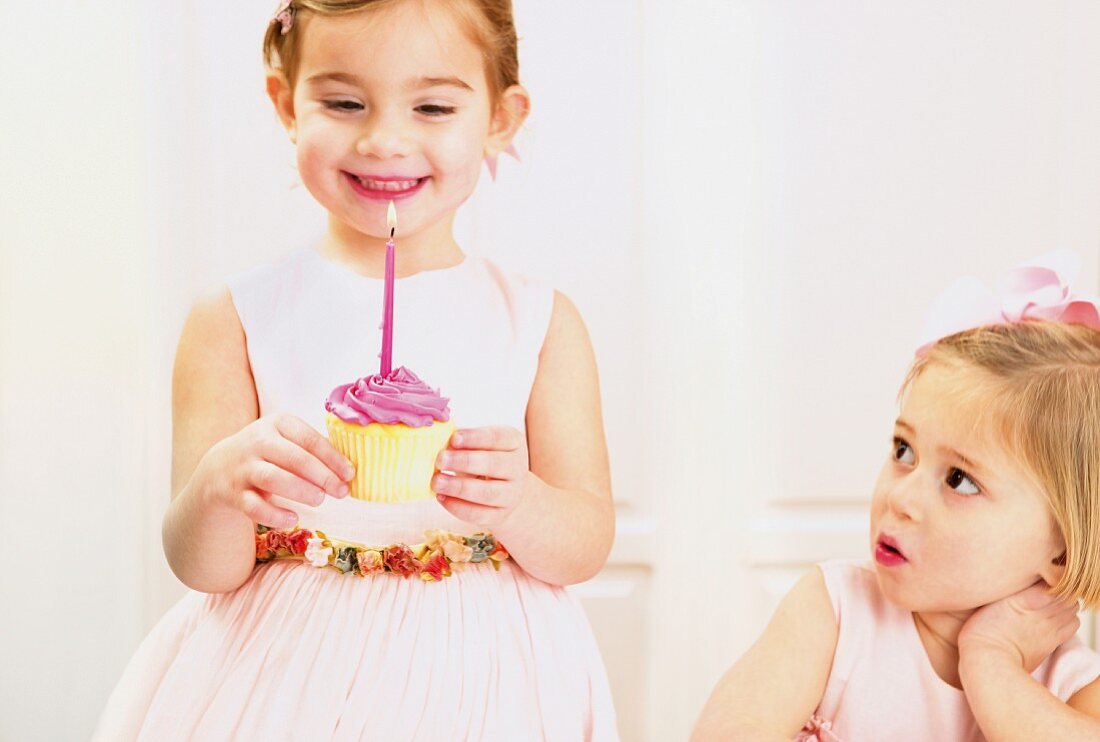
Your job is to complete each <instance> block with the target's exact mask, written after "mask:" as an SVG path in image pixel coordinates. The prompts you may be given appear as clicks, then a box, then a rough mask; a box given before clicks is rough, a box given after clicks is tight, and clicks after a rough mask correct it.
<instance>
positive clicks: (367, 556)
mask: <svg viewBox="0 0 1100 742" xmlns="http://www.w3.org/2000/svg"><path fill="white" fill-rule="evenodd" d="M355 556H356V557H357V558H358V564H359V574H361V575H363V576H364V577H366V576H367V575H372V574H374V573H376V572H382V571H384V570H385V569H386V566H385V565H384V564H383V563H382V553H381V552H379V551H375V550H374V549H359V550H357V551H356V552H355Z"/></svg>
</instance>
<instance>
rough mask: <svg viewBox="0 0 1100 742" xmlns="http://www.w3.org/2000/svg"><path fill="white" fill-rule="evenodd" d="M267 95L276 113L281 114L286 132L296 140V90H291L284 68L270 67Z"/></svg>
mask: <svg viewBox="0 0 1100 742" xmlns="http://www.w3.org/2000/svg"><path fill="white" fill-rule="evenodd" d="M267 97H268V98H270V99H271V104H272V105H274V106H275V113H277V114H278V115H279V120H280V121H281V122H282V123H283V128H284V129H286V133H287V134H289V135H290V141H292V142H293V141H295V139H296V138H297V131H296V126H295V118H294V91H293V90H291V88H290V82H289V81H288V80H287V79H286V75H284V74H283V72H282V70H276V69H268V71H267Z"/></svg>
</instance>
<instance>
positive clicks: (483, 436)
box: [451, 425, 526, 451]
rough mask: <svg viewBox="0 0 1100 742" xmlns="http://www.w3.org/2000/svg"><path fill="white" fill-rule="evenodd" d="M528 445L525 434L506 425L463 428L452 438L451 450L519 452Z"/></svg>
mask: <svg viewBox="0 0 1100 742" xmlns="http://www.w3.org/2000/svg"><path fill="white" fill-rule="evenodd" d="M525 445H526V440H525V438H524V435H523V433H521V432H519V431H518V430H516V429H515V428H509V427H507V426H504V425H490V426H487V427H484V428H463V429H462V430H458V431H456V432H455V433H454V435H452V436H451V448H466V449H480V450H482V451H518V450H519V449H520V448H521V447H523V446H525Z"/></svg>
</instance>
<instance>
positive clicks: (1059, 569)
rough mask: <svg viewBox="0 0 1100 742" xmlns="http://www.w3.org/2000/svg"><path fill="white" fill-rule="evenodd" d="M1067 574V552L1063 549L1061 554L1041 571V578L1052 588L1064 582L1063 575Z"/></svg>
mask: <svg viewBox="0 0 1100 742" xmlns="http://www.w3.org/2000/svg"><path fill="white" fill-rule="evenodd" d="M1065 572H1066V551H1065V548H1064V547H1063V548H1062V550H1061V552H1060V553H1059V554H1057V555H1056V556H1054V557H1053V558H1052V559H1051V560H1050V561H1049V562H1047V564H1046V566H1045V567H1044V568H1043V569H1041V570H1039V577H1041V578H1042V579H1043V582H1045V583H1046V584H1047V585H1049V586H1050V587H1054V586H1055V585H1057V584H1058V583H1059V582H1061V580H1062V575H1063V574H1065Z"/></svg>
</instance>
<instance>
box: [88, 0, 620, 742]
mask: <svg viewBox="0 0 1100 742" xmlns="http://www.w3.org/2000/svg"><path fill="white" fill-rule="evenodd" d="M264 54H265V60H266V62H267V67H268V71H267V91H268V93H269V95H270V98H271V100H272V102H273V103H274V106H275V110H276V112H277V113H278V115H279V118H280V119H281V121H282V123H283V125H284V126H285V128H286V131H287V133H288V135H289V137H290V139H291V141H293V142H294V143H295V145H296V150H297V159H298V168H299V172H300V174H301V178H302V181H303V183H304V184H305V185H306V187H307V188H308V190H309V191H310V193H311V194H312V195H313V196H314V197H315V198H316V199H317V201H319V202H320V203H321V205H322V206H324V207H325V209H326V210H327V211H328V212H329V222H328V230H327V233H326V234H325V236H324V238H323V239H322V241H321V242H320V244H318V245H314V246H309V247H308V248H307V249H303V250H301V251H299V252H297V253H295V254H293V255H292V256H291V257H290V258H288V259H285V260H283V261H281V262H278V263H276V264H273V265H269V266H264V267H261V268H258V269H255V270H253V271H251V272H249V273H246V274H244V275H241V276H238V277H236V278H234V279H233V280H231V281H230V282H229V284H228V286H227V287H226V288H224V289H221V290H219V291H216V292H214V293H212V294H211V295H210V296H207V297H205V298H203V299H201V300H200V301H198V302H197V303H196V304H195V306H194V308H193V310H192V312H191V314H190V317H189V318H188V320H187V323H186V325H185V327H184V331H183V335H182V338H181V340H180V344H179V350H178V354H177V359H176V367H175V374H174V394H173V434H174V435H173V454H174V455H173V482H172V491H173V499H172V503H171V506H170V507H169V510H168V512H167V514H166V515H165V518H164V527H163V539H164V549H165V553H166V555H167V558H168V561H169V563H170V565H171V567H172V569H173V571H174V572H175V573H176V575H177V576H178V577H179V578H180V579H181V580H182V581H183V582H184V583H185V584H186V585H187V586H189V587H190V588H192V589H193V591H192V592H191V593H189V594H188V595H187V596H186V597H185V598H184V599H183V600H182V601H181V602H180V603H179V604H177V605H176V606H175V607H174V608H173V609H172V610H171V611H170V612H169V613H168V614H167V615H166V616H165V617H164V618H163V619H162V620H161V622H160V623H159V624H158V625H157V626H156V628H155V629H154V630H153V631H152V633H151V634H150V635H149V636H148V637H147V638H146V640H145V641H144V642H143V644H142V645H141V647H140V648H139V649H138V651H137V654H136V655H135V657H134V658H133V659H132V660H131V662H130V665H129V666H128V667H127V669H126V671H125V673H124V675H123V677H122V679H121V681H120V682H119V684H118V686H117V687H116V689H115V692H114V693H113V694H112V696H111V699H110V700H109V702H108V705H107V708H106V710H105V711H104V713H103V716H102V718H101V719H100V725H99V728H98V731H97V738H98V739H104V740H123V739H143V740H146V739H147V740H158V742H159V741H160V740H170V739H203V740H206V739H295V740H297V739H338V740H359V739H370V740H465V739H470V740H474V739H477V740H521V739H553V740H558V739H561V740H566V739H568V740H574V739H577V740H579V739H593V740H606V739H616V738H617V734H616V730H615V715H614V711H613V708H612V703H611V695H610V692H609V688H608V683H607V678H606V674H605V672H604V669H603V666H602V662H601V659H600V655H599V651H598V649H597V647H596V643H595V641H594V638H593V636H592V633H591V630H590V628H589V625H588V623H587V620H586V618H585V616H584V613H583V611H582V609H581V607H580V606H579V604H578V603H577V601H576V600H575V599H574V598H572V597H571V596H570V595H569V593H567V592H566V591H565V589H564V587H563V586H565V585H568V584H570V583H576V582H580V581H583V580H586V579H588V578H590V577H592V576H593V575H595V574H596V572H597V571H598V570H599V569H600V568H601V566H602V565H603V563H604V561H605V559H606V557H607V554H608V552H609V550H610V546H611V541H612V538H613V533H614V516H613V510H612V504H611V494H610V483H609V475H608V463H607V455H606V447H605V444H604V436H603V429H602V421H601V414H600V400H599V389H598V381H597V375H596V368H595V362H594V357H593V353H592V349H591V346H590V343H589V340H588V336H587V333H586V331H585V328H584V324H583V322H582V320H581V318H580V316H579V314H578V313H577V310H576V309H575V308H574V306H573V305H572V304H571V303H570V302H569V301H568V299H566V298H565V297H564V296H562V295H561V294H560V293H557V292H555V291H553V290H552V289H550V288H548V287H545V286H543V285H541V284H539V283H537V282H533V281H529V280H525V279H523V278H521V277H518V276H515V275H511V274H509V273H507V272H505V271H503V270H501V269H500V268H498V267H497V266H496V265H494V264H493V263H491V262H489V261H487V260H484V259H479V258H476V257H473V256H470V255H467V254H465V253H464V251H463V250H462V249H461V248H460V246H459V245H458V244H457V243H456V241H455V239H454V236H453V232H452V225H453V222H454V218H455V211H456V210H457V209H458V207H459V206H460V205H461V204H462V203H463V202H464V201H465V200H466V199H467V198H468V197H469V196H470V194H471V192H472V191H473V189H474V186H475V184H476V182H477V179H478V177H479V171H480V169H481V167H482V165H483V163H484V162H486V160H488V162H489V163H490V167H492V165H493V163H494V162H495V159H496V157H497V156H499V155H500V154H502V153H504V152H506V151H508V150H509V148H510V146H511V140H512V138H513V135H514V134H515V133H516V131H517V129H518V128H519V127H520V126H521V124H522V123H523V121H524V119H525V117H526V115H527V111H528V104H529V98H528V95H527V93H526V91H525V90H524V89H523V88H522V87H521V86H520V84H519V79H518V62H517V42H516V32H515V29H514V27H513V22H512V12H511V4H510V2H509V0H455V1H454V2H450V1H447V2H444V0H424V1H422V0H284V2H283V3H281V4H280V6H279V8H278V9H277V12H276V15H275V17H274V19H273V21H272V24H271V26H270V27H269V30H268V33H267V36H266V38H265V41H264ZM390 202H393V203H394V205H395V207H396V211H397V215H398V228H397V236H396V242H397V248H396V250H395V251H394V255H395V256H396V257H395V259H394V262H393V270H394V271H395V276H396V278H395V281H394V282H391V283H388V284H387V282H386V281H385V280H384V279H383V277H384V275H385V273H386V263H387V245H386V243H387V239H388V238H389V237H390V236H391V231H390V227H389V223H388V221H387V207H388V205H389V204H390ZM394 284H395V285H396V287H395V288H394V295H393V296H392V297H391V298H392V300H393V304H394V305H395V306H396V309H395V311H394V315H395V316H396V319H397V321H396V323H393V322H392V321H391V323H390V324H389V325H388V329H389V331H390V332H392V350H393V367H392V368H388V369H387V368H384V367H383V368H380V367H379V358H378V355H379V349H380V347H382V345H383V338H382V335H383V333H382V332H381V331H380V328H379V318H381V317H383V314H384V312H383V305H384V300H385V297H384V294H386V292H387V286H388V287H390V288H392V287H394ZM387 303H388V302H387ZM452 430H453V434H452ZM320 431H327V432H325V433H322V432H320ZM330 441H331V442H330Z"/></svg>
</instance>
